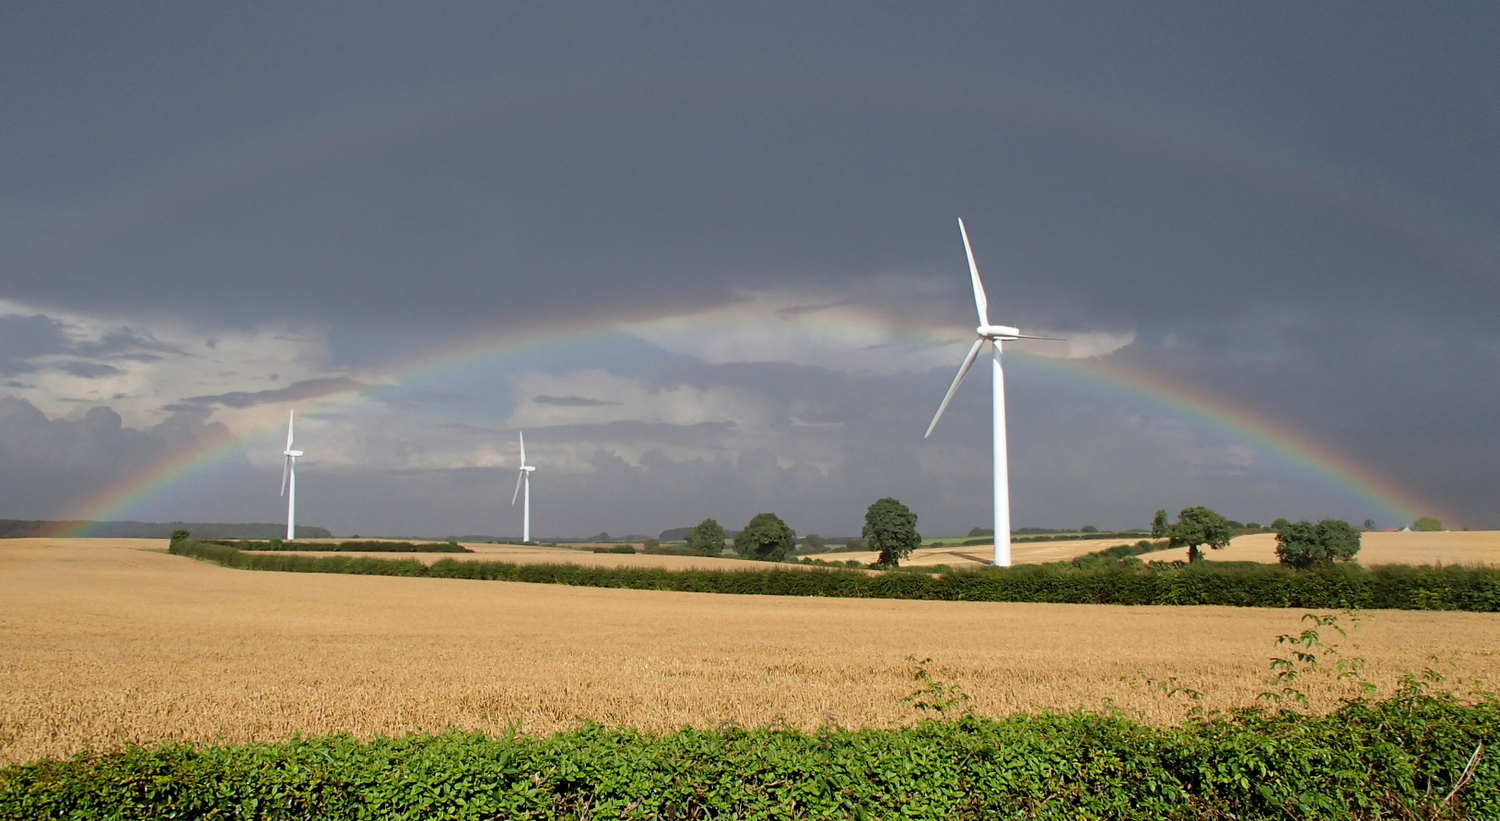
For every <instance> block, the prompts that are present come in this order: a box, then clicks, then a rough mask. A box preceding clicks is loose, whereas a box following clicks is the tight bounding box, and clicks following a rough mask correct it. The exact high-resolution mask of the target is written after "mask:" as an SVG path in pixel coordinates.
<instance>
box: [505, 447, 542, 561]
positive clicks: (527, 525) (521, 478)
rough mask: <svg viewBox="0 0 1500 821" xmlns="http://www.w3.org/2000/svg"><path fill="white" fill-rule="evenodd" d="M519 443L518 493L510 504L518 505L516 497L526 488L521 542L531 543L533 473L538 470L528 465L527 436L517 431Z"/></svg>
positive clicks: (522, 504)
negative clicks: (523, 487)
mask: <svg viewBox="0 0 1500 821" xmlns="http://www.w3.org/2000/svg"><path fill="white" fill-rule="evenodd" d="M516 437H517V441H519V442H520V445H521V470H520V473H519V474H517V476H516V491H515V493H512V494H511V495H510V503H511V504H512V505H514V504H515V503H516V496H517V495H519V494H520V492H521V486H522V485H525V486H526V498H525V500H524V501H523V502H522V503H521V541H523V542H527V543H530V542H531V472H532V471H533V470H536V468H534V467H532V466H531V465H528V464H526V434H524V433H522V432H521V431H516Z"/></svg>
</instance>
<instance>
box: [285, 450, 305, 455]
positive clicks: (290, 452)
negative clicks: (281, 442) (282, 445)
mask: <svg viewBox="0 0 1500 821" xmlns="http://www.w3.org/2000/svg"><path fill="white" fill-rule="evenodd" d="M283 455H285V456H291V457H297V456H301V455H302V451H300V450H289V451H287V452H286V453H285V454H283Z"/></svg>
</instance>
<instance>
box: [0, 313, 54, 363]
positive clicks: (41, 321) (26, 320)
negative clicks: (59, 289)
mask: <svg viewBox="0 0 1500 821" xmlns="http://www.w3.org/2000/svg"><path fill="white" fill-rule="evenodd" d="M69 346H70V340H69V339H68V335H67V331H66V329H65V327H64V326H63V324H62V323H61V322H59V321H57V320H56V319H53V318H51V317H48V316H42V315H41V314H33V315H31V316H21V315H20V314H6V315H3V316H0V375H4V376H15V375H17V374H22V373H31V372H32V371H35V370H37V367H38V366H37V365H35V364H34V363H32V362H31V361H30V360H31V359H33V358H34V357H38V356H45V355H47V354H55V353H63V352H66V351H68V350H69Z"/></svg>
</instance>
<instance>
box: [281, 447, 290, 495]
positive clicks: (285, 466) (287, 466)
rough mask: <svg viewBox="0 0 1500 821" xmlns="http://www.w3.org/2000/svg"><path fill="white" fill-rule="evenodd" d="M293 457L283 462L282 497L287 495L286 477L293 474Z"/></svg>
mask: <svg viewBox="0 0 1500 821" xmlns="http://www.w3.org/2000/svg"><path fill="white" fill-rule="evenodd" d="M291 469H292V457H290V456H288V457H286V458H284V459H282V460H281V495H282V496H285V495H286V475H287V473H289V472H291Z"/></svg>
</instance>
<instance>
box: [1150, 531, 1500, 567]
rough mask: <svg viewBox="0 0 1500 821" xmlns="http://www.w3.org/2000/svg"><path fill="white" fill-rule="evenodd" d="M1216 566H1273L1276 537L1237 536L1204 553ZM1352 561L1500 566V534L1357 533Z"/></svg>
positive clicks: (1166, 553)
mask: <svg viewBox="0 0 1500 821" xmlns="http://www.w3.org/2000/svg"><path fill="white" fill-rule="evenodd" d="M1205 552H1206V553H1207V554H1208V558H1209V559H1211V560H1213V561H1216V562H1262V563H1264V564H1276V562H1277V559H1276V534H1274V533H1254V534H1251V535H1248V536H1240V537H1238V538H1236V539H1234V540H1233V541H1232V542H1230V543H1229V546H1228V547H1226V548H1224V549H1223V550H1208V551H1205ZM1186 558H1187V550H1186V549H1185V548H1178V549H1176V550H1162V551H1158V552H1156V553H1147V554H1145V555H1143V556H1141V559H1142V560H1143V561H1148V562H1152V561H1166V562H1171V561H1183V560H1185V559H1186ZM1355 561H1358V562H1359V563H1360V564H1363V565H1375V564H1488V565H1500V531H1495V530H1472V531H1470V530H1454V531H1443V532H1436V533H1418V532H1415V531H1410V532H1406V533H1361V534H1360V548H1359V555H1357V556H1355Z"/></svg>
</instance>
